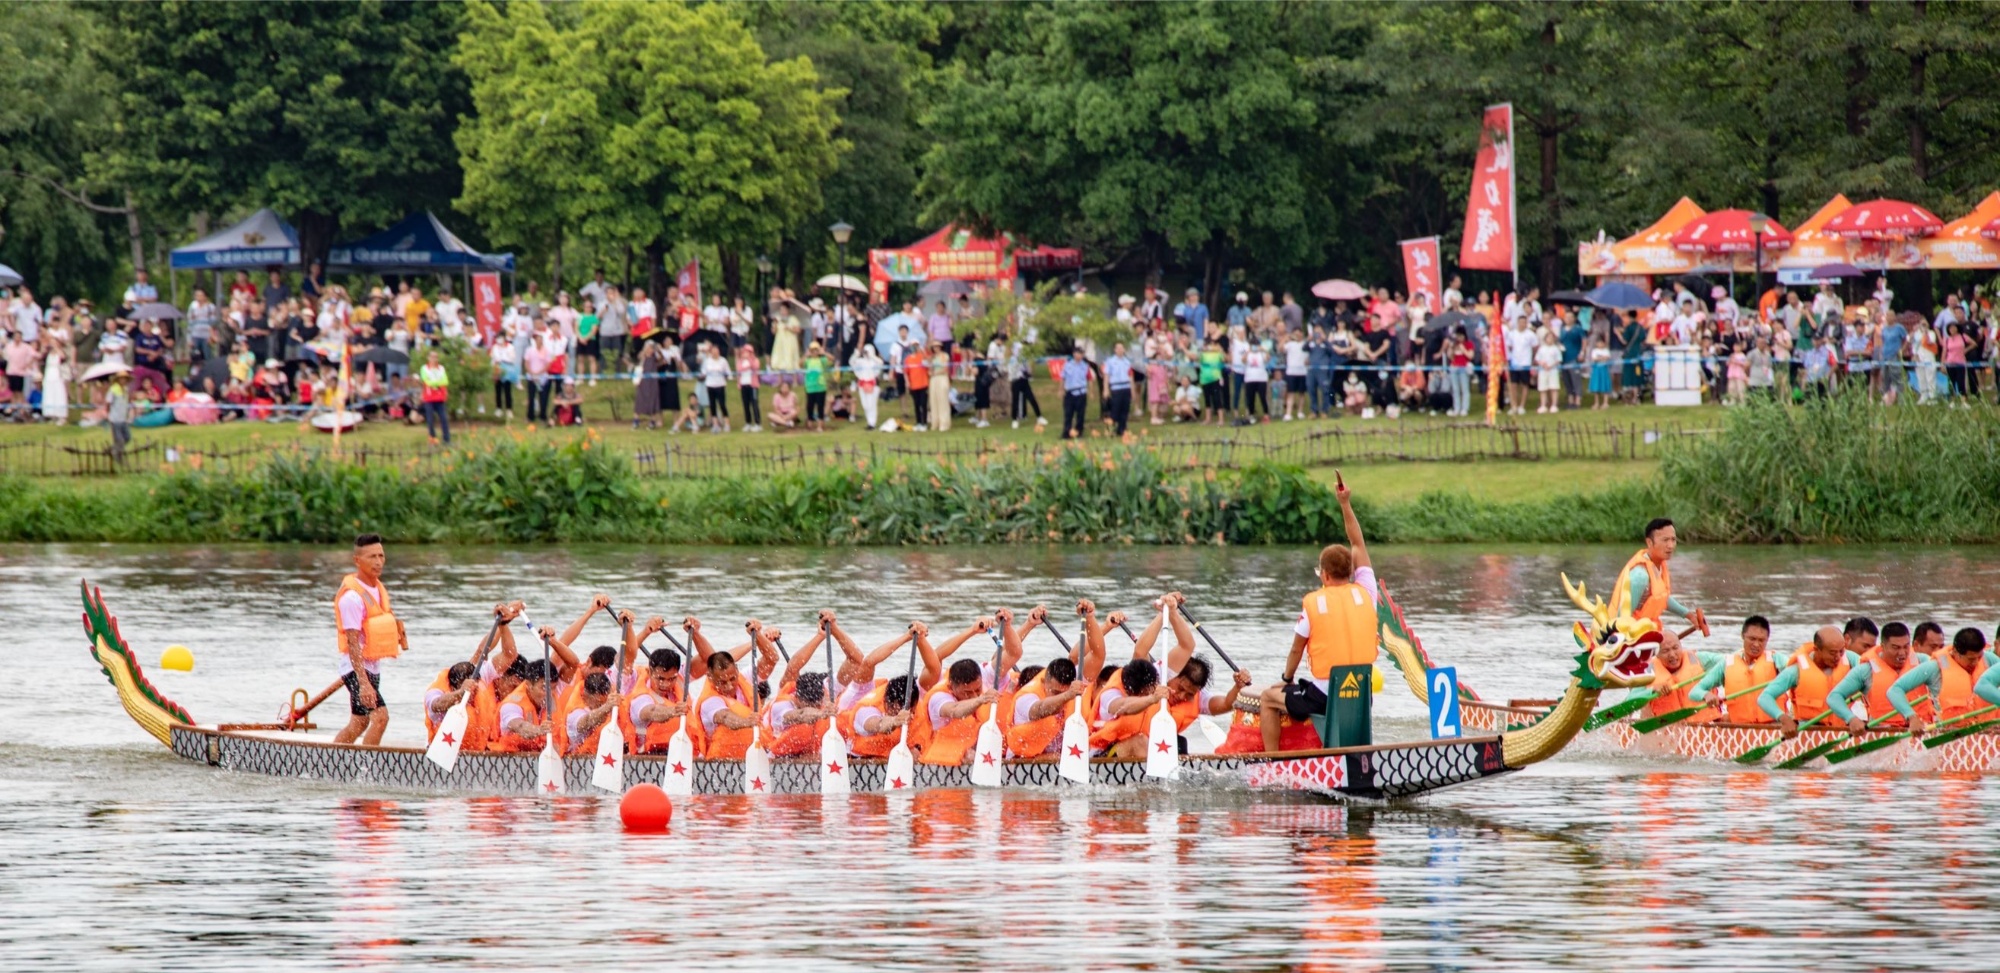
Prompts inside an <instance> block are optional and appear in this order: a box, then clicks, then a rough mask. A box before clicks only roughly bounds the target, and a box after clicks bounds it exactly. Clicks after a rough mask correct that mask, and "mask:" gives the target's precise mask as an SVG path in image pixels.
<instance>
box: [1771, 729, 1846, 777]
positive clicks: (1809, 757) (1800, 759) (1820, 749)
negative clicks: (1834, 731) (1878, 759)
mask: <svg viewBox="0 0 2000 973" xmlns="http://www.w3.org/2000/svg"><path fill="white" fill-rule="evenodd" d="M1852 739H1854V738H1853V737H1851V736H1845V737H1835V738H1834V739H1831V740H1828V741H1827V742H1825V743H1822V744H1820V745H1819V746H1817V747H1814V748H1812V749H1811V750H1807V751H1806V752H1804V753H1802V754H1799V755H1798V756H1796V757H1793V758H1792V759H1790V760H1787V761H1785V762H1784V763H1781V764H1779V765H1778V769H1779V770H1794V769H1797V768H1799V767H1803V766H1805V765H1806V764H1809V763H1811V762H1812V761H1813V760H1814V758H1817V757H1818V756H1820V755H1821V754H1824V753H1827V752H1830V751H1832V750H1833V749H1834V748H1836V747H1838V746H1840V745H1841V744H1843V743H1846V742H1847V741H1849V740H1852Z"/></svg>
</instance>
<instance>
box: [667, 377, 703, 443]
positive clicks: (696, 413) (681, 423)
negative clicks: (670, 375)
mask: <svg viewBox="0 0 2000 973" xmlns="http://www.w3.org/2000/svg"><path fill="white" fill-rule="evenodd" d="M695 388H697V389H699V388H701V386H700V385H696V386H695ZM701 413H702V408H701V400H700V399H697V398H695V397H694V396H692V395H690V396H688V397H687V398H686V399H684V400H682V401H681V411H680V415H677V416H675V417H674V424H673V425H672V426H669V427H667V435H669V436H671V435H674V434H675V433H678V432H680V431H681V430H682V429H686V430H687V431H688V432H691V433H700V432H701Z"/></svg>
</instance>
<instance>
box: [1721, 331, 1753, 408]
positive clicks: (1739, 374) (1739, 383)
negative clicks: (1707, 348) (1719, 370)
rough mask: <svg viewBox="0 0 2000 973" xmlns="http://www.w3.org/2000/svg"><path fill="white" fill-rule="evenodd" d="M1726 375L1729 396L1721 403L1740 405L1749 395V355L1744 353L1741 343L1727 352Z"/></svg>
mask: <svg viewBox="0 0 2000 973" xmlns="http://www.w3.org/2000/svg"><path fill="white" fill-rule="evenodd" d="M1727 375H1728V378H1729V397H1728V398H1727V399H1725V400H1723V404H1724V405H1742V404H1743V400H1744V399H1746V398H1748V397H1749V396H1750V356H1749V355H1747V354H1745V353H1744V351H1743V347H1742V346H1741V345H1738V346H1737V347H1736V349H1735V350H1734V351H1731V352H1730V353H1729V364H1728V370H1727Z"/></svg>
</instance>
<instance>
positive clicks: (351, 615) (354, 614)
mask: <svg viewBox="0 0 2000 973" xmlns="http://www.w3.org/2000/svg"><path fill="white" fill-rule="evenodd" d="M354 582H355V583H356V584H358V585H360V586H361V587H363V588H366V589H368V590H369V592H370V593H371V594H372V595H374V597H375V603H376V604H378V605H379V604H381V603H382V599H383V597H384V595H383V592H382V586H381V585H380V584H372V585H371V584H369V583H368V582H366V581H362V580H361V579H359V578H356V579H354ZM334 605H335V606H336V607H338V608H339V609H340V631H341V639H342V642H341V645H342V646H343V647H344V646H345V645H346V638H347V634H346V633H348V632H359V631H361V623H362V620H363V619H365V618H367V617H368V608H367V606H366V605H365V604H363V603H362V601H361V593H360V592H357V591H343V592H341V593H340V598H339V599H338V600H336V601H335V602H334ZM361 668H363V669H366V670H367V671H369V672H372V673H375V674H377V675H380V674H381V672H382V661H381V660H380V659H363V660H361ZM353 671H354V660H353V659H352V658H350V657H349V655H348V653H346V652H342V653H340V669H339V670H338V671H337V672H336V673H335V674H336V675H341V676H345V675H347V674H348V673H350V672H353Z"/></svg>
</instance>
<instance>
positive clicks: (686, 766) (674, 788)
mask: <svg viewBox="0 0 2000 973" xmlns="http://www.w3.org/2000/svg"><path fill="white" fill-rule="evenodd" d="M660 790H663V791H665V792H667V796H668V797H687V796H688V795H690V794H693V793H694V741H693V740H691V739H688V732H687V725H686V724H685V723H683V724H682V725H681V726H680V727H679V728H678V729H676V730H674V735H673V736H670V737H668V738H667V771H666V773H664V774H661V775H660Z"/></svg>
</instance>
